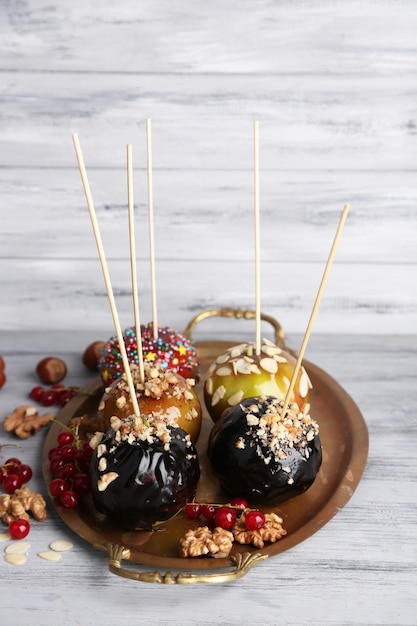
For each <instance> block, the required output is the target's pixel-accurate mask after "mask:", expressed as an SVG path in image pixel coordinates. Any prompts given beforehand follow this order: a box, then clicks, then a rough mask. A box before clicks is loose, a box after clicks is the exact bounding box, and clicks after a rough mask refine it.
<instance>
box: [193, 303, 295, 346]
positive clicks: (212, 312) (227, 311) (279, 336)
mask: <svg viewBox="0 0 417 626" xmlns="http://www.w3.org/2000/svg"><path fill="white" fill-rule="evenodd" d="M210 317H234V318H235V319H246V320H253V319H255V318H256V312H255V311H252V310H251V309H240V308H237V309H235V308H233V307H222V308H220V309H208V310H207V311H202V312H201V313H198V314H197V315H195V316H194V317H193V318H192V319H191V320H190V321H189V322H188V324H187V327H186V329H185V330H184V332H183V334H184V335H185V336H186V337H187V338H188V339H190V340H191V339H192V336H193V332H194V330H195V327H196V326H197V324H199V323H200V322H202V321H203V320H206V319H208V318H210ZM261 320H263V321H265V322H269V323H270V324H271V326H272V327H273V328H274V332H275V344H276V345H277V346H278V347H279V348H282V349H283V350H288V347H287V346H286V344H285V340H284V331H283V329H282V326H281V324H280V323H279V322H278V321H277V320H276V319H275V318H274V317H272V316H271V315H266V314H265V313H261Z"/></svg>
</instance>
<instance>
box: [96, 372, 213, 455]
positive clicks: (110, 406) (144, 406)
mask: <svg viewBox="0 0 417 626" xmlns="http://www.w3.org/2000/svg"><path fill="white" fill-rule="evenodd" d="M131 369H132V376H133V379H134V383H135V388H136V392H137V393H136V397H137V400H138V405H139V410H140V412H141V414H142V415H145V416H146V415H154V416H155V415H162V416H166V417H167V419H168V418H169V419H170V420H172V419H176V421H177V423H178V426H179V427H180V428H182V429H183V430H184V431H185V432H186V433H188V434H189V435H190V437H191V440H192V441H193V443H195V442H196V441H197V439H198V436H199V434H200V429H201V417H202V412H201V405H200V401H199V399H198V396H197V394H196V393H195V391H194V388H193V385H194V381H192V380H186V379H185V378H183V377H182V376H180V375H179V374H177V373H176V372H173V371H170V370H168V371H167V370H164V368H163V367H162V366H160V365H147V364H145V366H144V371H145V383H144V384H142V383H141V382H140V378H139V369H138V368H137V367H135V366H131ZM133 413H134V410H133V406H132V401H131V398H130V393H129V388H128V385H127V382H126V377H125V375H123V376H122V377H121V378H118V379H117V380H116V381H114V382H113V383H112V385H110V387H108V388H107V389H106V390H105V393H104V395H103V398H102V401H101V402H100V405H99V411H98V416H99V418H104V420H105V422H106V423H108V424H109V426H110V420H111V418H112V417H113V416H117V417H119V418H120V419H122V418H125V417H129V416H131V415H132V414H133Z"/></svg>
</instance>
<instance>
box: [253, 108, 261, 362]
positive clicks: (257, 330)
mask: <svg viewBox="0 0 417 626" xmlns="http://www.w3.org/2000/svg"><path fill="white" fill-rule="evenodd" d="M253 131H254V132H253V148H254V201H255V353H256V354H257V355H259V354H260V353H261V271H260V244H259V132H258V122H257V121H255V122H254V123H253Z"/></svg>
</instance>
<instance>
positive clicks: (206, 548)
mask: <svg viewBox="0 0 417 626" xmlns="http://www.w3.org/2000/svg"><path fill="white" fill-rule="evenodd" d="M232 546H233V534H232V533H231V532H229V531H228V530H224V529H223V528H219V527H216V528H215V529H214V530H213V532H212V531H211V530H210V529H209V528H208V527H207V526H199V527H198V528H197V529H196V530H188V531H187V532H186V534H185V536H184V537H183V538H182V539H181V540H180V556H181V557H184V558H186V557H196V556H213V557H215V558H225V557H227V556H229V554H230V551H231V549H232Z"/></svg>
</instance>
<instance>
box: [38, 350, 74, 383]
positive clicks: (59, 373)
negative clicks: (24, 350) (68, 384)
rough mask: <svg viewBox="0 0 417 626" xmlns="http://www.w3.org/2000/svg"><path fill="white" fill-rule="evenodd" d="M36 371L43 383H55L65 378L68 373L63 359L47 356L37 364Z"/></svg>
mask: <svg viewBox="0 0 417 626" xmlns="http://www.w3.org/2000/svg"><path fill="white" fill-rule="evenodd" d="M36 373H37V375H38V376H39V378H40V379H41V381H42V382H43V383H45V384H46V385H53V384H54V383H59V382H60V381H61V380H62V379H63V378H65V376H66V375H67V366H66V364H65V363H64V361H63V360H62V359H58V358H57V357H54V356H47V357H45V358H44V359H42V361H39V363H38V364H37V366H36Z"/></svg>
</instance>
